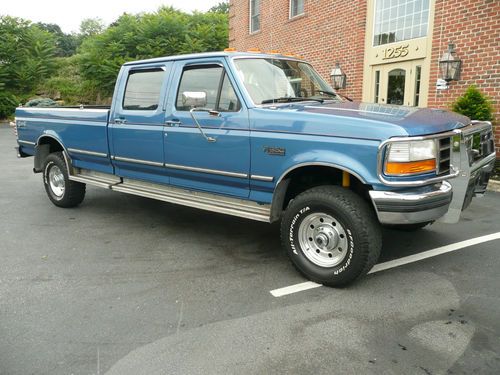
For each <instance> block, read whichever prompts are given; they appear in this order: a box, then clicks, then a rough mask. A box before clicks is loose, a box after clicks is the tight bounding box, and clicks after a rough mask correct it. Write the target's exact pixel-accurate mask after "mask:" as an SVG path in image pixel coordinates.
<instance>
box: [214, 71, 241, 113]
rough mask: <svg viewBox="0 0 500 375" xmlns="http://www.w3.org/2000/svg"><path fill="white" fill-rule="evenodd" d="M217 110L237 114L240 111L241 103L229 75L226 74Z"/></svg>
mask: <svg viewBox="0 0 500 375" xmlns="http://www.w3.org/2000/svg"><path fill="white" fill-rule="evenodd" d="M217 110H218V111H221V112H237V111H239V110H240V102H239V100H238V97H237V96H236V93H235V92H234V89H233V85H231V82H230V81H229V77H228V76H227V74H224V81H223V82H222V88H221V92H220V99H219V106H218V108H217Z"/></svg>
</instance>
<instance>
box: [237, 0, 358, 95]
mask: <svg viewBox="0 0 500 375" xmlns="http://www.w3.org/2000/svg"><path fill="white" fill-rule="evenodd" d="M366 8H367V6H366V1H365V0H362V1H346V0H305V4H304V15H302V16H297V17H296V18H293V19H289V0H261V8H260V10H261V11H260V23H261V27H260V31H258V32H256V33H255V34H252V35H250V34H249V14H250V11H249V1H248V0H230V8H229V46H230V47H234V48H236V49H237V50H239V51H246V50H248V49H249V48H259V49H261V50H262V51H269V50H271V49H276V50H280V51H281V52H292V53H295V54H297V55H301V56H303V57H304V58H305V59H306V60H307V61H309V62H310V63H312V64H313V66H314V67H315V68H316V69H317V70H318V72H319V73H320V74H321V75H322V76H323V78H325V79H327V80H328V82H330V72H331V70H332V69H333V68H334V66H335V62H336V61H338V62H339V63H340V66H341V68H342V70H344V72H345V73H346V75H347V87H346V89H345V90H339V92H341V93H342V94H345V95H347V96H349V97H352V98H353V99H355V100H361V94H362V85H363V59H364V41H365V26H366Z"/></svg>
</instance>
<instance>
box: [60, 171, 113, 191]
mask: <svg viewBox="0 0 500 375" xmlns="http://www.w3.org/2000/svg"><path fill="white" fill-rule="evenodd" d="M73 173H75V174H73V175H70V176H69V179H70V180H71V181H76V182H81V183H84V184H89V185H94V186H98V187H102V188H106V189H111V186H112V185H115V184H119V183H121V182H122V179H121V178H120V177H117V176H115V175H112V174H108V173H101V172H96V171H91V170H88V169H80V168H73Z"/></svg>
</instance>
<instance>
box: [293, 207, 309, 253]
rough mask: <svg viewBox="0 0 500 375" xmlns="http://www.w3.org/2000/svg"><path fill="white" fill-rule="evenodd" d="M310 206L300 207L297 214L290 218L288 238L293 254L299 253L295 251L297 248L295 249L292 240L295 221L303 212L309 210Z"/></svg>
mask: <svg viewBox="0 0 500 375" xmlns="http://www.w3.org/2000/svg"><path fill="white" fill-rule="evenodd" d="M309 210H310V208H309V207H304V208H302V209H301V210H300V211H299V213H298V214H297V215H295V216H294V218H293V220H292V223H291V224H290V232H289V240H290V247H291V248H292V250H293V253H294V254H295V255H299V253H298V252H297V250H296V249H295V243H294V241H293V229H294V228H295V223H296V222H297V220H298V219H299V216H300V215H302V214H303V213H304V212H307V211H309Z"/></svg>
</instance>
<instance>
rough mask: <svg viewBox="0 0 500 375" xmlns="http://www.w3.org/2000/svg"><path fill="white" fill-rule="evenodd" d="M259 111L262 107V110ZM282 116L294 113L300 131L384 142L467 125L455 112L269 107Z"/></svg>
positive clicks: (349, 105) (346, 105)
mask: <svg viewBox="0 0 500 375" xmlns="http://www.w3.org/2000/svg"><path fill="white" fill-rule="evenodd" d="M261 108H262V107H261ZM264 108H267V109H273V110H274V111H275V112H278V113H281V114H282V115H284V114H285V112H288V113H290V112H293V113H294V116H293V117H294V118H295V121H297V120H299V119H300V120H302V121H300V123H301V126H300V128H301V130H302V132H306V133H307V132H308V129H309V130H314V133H316V132H317V131H319V132H320V133H322V134H325V135H327V134H328V135H338V136H346V137H352V138H370V139H387V138H390V137H395V136H421V135H429V134H435V133H442V132H446V131H450V130H453V129H458V128H462V127H464V126H466V125H467V124H469V123H470V120H469V118H467V117H465V116H462V115H459V114H457V113H454V112H451V111H448V110H443V109H430V108H417V107H405V106H396V105H383V104H374V103H360V102H342V103H313V102H299V103H290V104H278V105H275V106H272V107H263V109H264Z"/></svg>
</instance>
